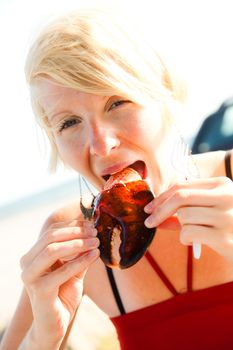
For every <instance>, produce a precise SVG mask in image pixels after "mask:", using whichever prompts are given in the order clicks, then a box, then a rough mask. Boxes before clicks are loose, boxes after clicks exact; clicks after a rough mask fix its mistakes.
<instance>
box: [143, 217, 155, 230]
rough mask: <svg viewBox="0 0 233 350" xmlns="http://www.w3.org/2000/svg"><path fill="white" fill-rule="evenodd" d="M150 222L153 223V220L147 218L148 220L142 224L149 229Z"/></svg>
mask: <svg viewBox="0 0 233 350" xmlns="http://www.w3.org/2000/svg"><path fill="white" fill-rule="evenodd" d="M152 221H153V218H152V217H151V216H148V218H147V219H146V220H145V222H144V224H145V226H146V227H148V228H151V227H152V226H153V225H152Z"/></svg>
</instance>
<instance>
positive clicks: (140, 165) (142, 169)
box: [103, 160, 147, 181]
mask: <svg viewBox="0 0 233 350" xmlns="http://www.w3.org/2000/svg"><path fill="white" fill-rule="evenodd" d="M127 168H131V169H134V170H135V171H137V173H138V174H139V175H140V177H141V178H142V179H145V178H146V177H147V171H146V165H145V163H144V162H143V161H142V160H137V161H136V162H134V163H133V164H130V165H128V166H127ZM122 170H123V169H122ZM122 170H121V171H122ZM111 175H112V174H107V175H104V176H103V179H104V180H105V181H108V179H109V178H110V176H111Z"/></svg>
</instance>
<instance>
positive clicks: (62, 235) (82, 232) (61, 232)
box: [20, 220, 97, 268]
mask: <svg viewBox="0 0 233 350" xmlns="http://www.w3.org/2000/svg"><path fill="white" fill-rule="evenodd" d="M77 224H78V225H79V226H74V225H77ZM66 225H68V226H67V227H58V226H57V228H53V229H50V230H48V231H46V232H45V233H44V234H43V235H42V236H41V237H40V238H39V240H38V241H37V242H36V243H35V244H34V246H33V247H32V248H31V249H30V251H29V252H28V253H27V254H25V255H24V256H23V257H22V258H21V260H20V265H21V268H24V266H26V265H28V264H29V263H30V262H31V261H32V260H33V259H35V257H36V256H37V255H38V254H39V253H40V252H41V251H42V250H43V249H44V248H45V247H46V246H48V245H49V244H51V243H55V242H63V241H69V240H73V239H78V238H85V237H95V236H96V235H97V230H96V229H95V228H94V226H93V225H90V224H86V223H85V224H84V223H83V222H82V223H80V222H77V220H74V221H72V222H69V223H66ZM85 228H86V229H85Z"/></svg>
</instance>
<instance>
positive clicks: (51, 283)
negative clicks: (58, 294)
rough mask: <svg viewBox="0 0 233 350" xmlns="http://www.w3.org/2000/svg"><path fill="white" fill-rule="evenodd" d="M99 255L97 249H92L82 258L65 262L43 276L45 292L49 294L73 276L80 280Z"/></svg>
mask: <svg viewBox="0 0 233 350" xmlns="http://www.w3.org/2000/svg"><path fill="white" fill-rule="evenodd" d="M99 254H100V251H99V249H93V250H91V251H89V252H86V253H85V254H83V255H82V256H79V257H77V258H76V259H74V260H72V261H69V262H67V263H66V264H64V265H63V266H61V267H60V268H58V269H57V270H55V271H53V272H52V273H51V274H49V275H46V276H44V277H43V278H42V283H43V285H45V286H46V290H47V292H48V293H49V291H53V290H54V289H57V288H58V287H59V286H61V285H62V284H64V283H65V282H67V281H68V280H69V279H70V278H72V277H74V276H75V277H76V278H77V279H79V278H80V280H82V279H83V277H84V275H85V273H86V271H87V268H88V267H89V266H90V264H92V263H93V262H94V261H95V260H97V259H98V257H99Z"/></svg>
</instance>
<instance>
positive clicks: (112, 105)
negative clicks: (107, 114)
mask: <svg viewBox="0 0 233 350" xmlns="http://www.w3.org/2000/svg"><path fill="white" fill-rule="evenodd" d="M130 102H131V101H129V100H117V101H115V102H113V103H112V104H111V106H110V108H109V111H111V110H112V109H114V108H116V107H118V106H121V105H123V104H125V103H130Z"/></svg>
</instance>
